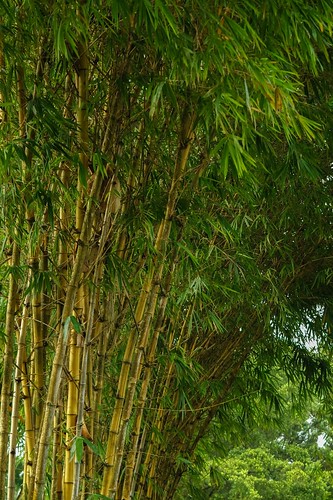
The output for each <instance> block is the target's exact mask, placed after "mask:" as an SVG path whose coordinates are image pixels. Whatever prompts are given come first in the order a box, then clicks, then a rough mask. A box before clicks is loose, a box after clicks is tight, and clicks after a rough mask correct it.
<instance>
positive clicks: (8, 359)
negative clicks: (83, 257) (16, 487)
mask: <svg viewBox="0 0 333 500" xmlns="http://www.w3.org/2000/svg"><path fill="white" fill-rule="evenodd" d="M19 264H20V250H19V248H18V245H17V243H16V242H14V243H13V246H12V256H11V262H10V265H11V267H12V269H13V271H12V272H11V274H10V276H9V292H8V300H7V310H6V324H5V333H6V337H7V340H6V344H5V352H4V359H3V371H2V387H1V412H0V495H1V496H2V497H3V498H5V484H6V473H7V458H6V457H7V446H8V424H9V413H8V408H9V403H10V399H11V384H12V370H13V361H14V338H15V335H14V331H15V314H16V307H17V297H18V293H17V292H18V283H17V279H16V277H15V271H14V268H15V267H16V266H18V265H19Z"/></svg>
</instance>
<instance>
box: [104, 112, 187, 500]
mask: <svg viewBox="0 0 333 500" xmlns="http://www.w3.org/2000/svg"><path fill="white" fill-rule="evenodd" d="M193 124H194V115H193V113H191V112H190V111H189V110H188V109H185V111H184V114H183V117H182V126H181V133H180V145H179V149H178V153H177V159H176V163H175V169H174V174H173V178H172V182H171V186H170V190H169V195H168V202H167V206H166V211H165V216H164V219H163V220H162V221H161V223H160V225H159V229H158V232H157V235H156V239H155V250H156V254H157V257H156V259H155V264H153V266H152V267H151V269H150V270H149V272H148V274H147V278H146V280H145V283H144V286H143V288H142V291H141V293H140V296H139V300H138V304H137V308H136V312H135V328H133V329H132V330H131V332H130V335H129V339H128V342H127V346H126V350H125V355H124V359H123V363H122V367H121V372H120V376H119V382H118V390H117V395H116V405H115V409H114V412H113V416H112V421H111V425H110V437H109V440H108V446H107V453H106V459H105V465H106V467H105V471H104V476H103V484H102V489H101V493H102V494H103V495H111V498H114V496H115V494H116V491H117V483H118V478H119V474H120V467H121V463H122V458H123V453H124V445H125V437H126V430H127V426H128V421H129V417H130V414H131V411H132V406H133V400H134V394H135V389H136V385H137V382H138V379H139V377H140V373H141V360H142V356H143V353H144V352H145V349H146V346H147V342H148V336H149V331H150V324H151V321H152V318H153V315H154V313H155V308H156V303H157V293H158V289H159V285H160V282H161V278H162V274H163V269H164V258H165V252H166V245H167V241H168V238H169V234H170V230H171V220H172V217H173V214H174V210H175V206H176V199H177V190H178V187H179V181H180V179H181V176H182V174H183V172H184V170H185V166H186V163H187V159H188V155H189V152H190V146H191V140H192V137H193V135H192V134H193V130H192V129H193ZM157 259H158V260H157ZM157 262H158V263H157ZM154 265H155V269H154ZM146 303H148V308H147V311H146V314H145V308H146ZM143 319H144V323H143V327H142V329H141V328H140V340H139V343H138V345H137V347H136V336H137V325H139V324H140V323H141V321H142V320H143ZM133 356H134V357H133ZM130 373H131V375H130ZM129 376H130V378H129Z"/></svg>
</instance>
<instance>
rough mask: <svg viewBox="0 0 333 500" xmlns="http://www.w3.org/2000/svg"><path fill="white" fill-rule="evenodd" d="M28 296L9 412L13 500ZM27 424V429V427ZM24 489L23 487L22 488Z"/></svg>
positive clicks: (30, 433)
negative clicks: (10, 412)
mask: <svg viewBox="0 0 333 500" xmlns="http://www.w3.org/2000/svg"><path fill="white" fill-rule="evenodd" d="M29 302H30V298H29V296H27V297H26V303H25V305H24V309H23V315H22V320H21V325H20V331H19V335H18V342H17V344H18V350H17V355H16V363H15V365H16V368H15V378H14V388H13V399H12V414H11V427H10V443H9V461H8V478H7V495H8V500H13V499H14V498H15V466H16V445H17V429H18V422H19V404H20V395H21V385H22V380H24V361H25V359H26V330H27V326H28V320H29V309H30V303H29ZM31 424H32V422H31V420H30V429H29V421H28V422H27V421H26V420H25V425H26V444H27V449H26V453H27V455H28V456H30V457H31V454H32V450H33V445H34V430H33V428H32V425H31ZM27 425H28V429H27ZM26 479H27V476H26V477H25V481H24V482H25V483H26V484H27V481H26ZM24 489H25V488H24Z"/></svg>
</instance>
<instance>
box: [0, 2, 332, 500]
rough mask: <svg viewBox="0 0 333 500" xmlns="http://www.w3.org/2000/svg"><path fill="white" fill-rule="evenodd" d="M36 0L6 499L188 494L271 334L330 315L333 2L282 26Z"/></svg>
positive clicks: (10, 138) (1, 92)
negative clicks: (210, 439) (190, 476)
mask: <svg viewBox="0 0 333 500" xmlns="http://www.w3.org/2000/svg"><path fill="white" fill-rule="evenodd" d="M14 3H15V5H14V4H13V2H10V1H9V2H4V3H3V5H2V6H1V7H0V9H1V12H0V19H1V21H0V24H1V32H0V33H1V39H0V70H1V80H0V98H1V102H2V105H1V107H0V119H1V127H2V128H1V136H0V145H1V148H0V149H1V151H0V162H1V218H2V219H1V220H2V222H3V224H2V229H1V244H0V247H1V250H2V257H1V263H2V265H1V269H0V273H1V280H2V282H3V287H2V296H1V301H0V306H1V308H0V313H1V315H2V316H1V319H0V321H1V322H2V323H3V335H2V336H1V337H0V341H1V348H2V349H3V364H2V367H1V411H0V458H1V465H0V497H1V498H10V499H11V498H15V497H17V496H18V497H19V498H22V499H23V498H28V499H29V500H30V499H32V500H40V499H43V498H45V499H46V498H47V499H48V498H50V499H52V500H53V499H54V500H55V499H60V498H64V499H66V500H67V499H73V500H76V499H78V498H82V499H83V498H87V497H88V498H89V494H91V495H92V494H101V495H104V497H109V498H114V499H119V500H120V499H122V500H129V499H134V498H138V499H139V498H145V499H149V498H150V499H153V498H154V499H155V498H158V499H162V498H165V499H169V498H172V497H173V496H174V494H175V492H176V489H177V486H178V483H179V481H180V479H181V476H182V474H183V473H184V472H185V471H186V467H187V465H188V464H189V463H190V461H191V460H192V459H193V455H194V453H195V449H196V446H197V444H198V442H199V441H200V439H201V438H202V436H204V434H205V432H206V431H207V429H208V427H209V425H210V423H211V421H212V420H213V419H214V418H217V417H219V416H221V415H222V414H223V411H224V412H225V413H224V415H225V414H226V412H227V411H229V410H228V409H229V406H228V405H227V403H226V401H227V400H228V398H231V399H233V398H236V399H237V398H238V397H239V396H240V393H241V389H240V388H241V387H243V385H242V384H245V382H244V380H246V377H245V376H243V375H242V374H243V373H246V370H250V368H249V367H251V366H252V365H251V363H255V362H257V361H256V356H259V355H258V354H257V353H259V352H262V351H260V348H261V347H262V346H265V345H266V343H269V344H270V345H271V346H274V349H275V351H274V353H275V354H276V355H277V356H278V354H279V353H280V354H279V355H281V356H280V357H281V359H282V358H283V356H282V354H281V352H282V349H284V348H285V349H286V352H285V353H284V358H283V359H284V363H285V366H287V365H286V361H285V360H286V357H288V356H289V357H290V359H291V358H292V356H293V353H294V351H295V350H297V345H298V342H297V341H296V340H295V343H294V344H292V346H289V345H288V349H289V350H288V349H287V348H286V347H285V346H286V345H287V344H286V343H283V341H282V338H283V335H282V333H281V332H284V335H285V337H284V339H290V338H291V336H292V333H293V334H295V332H296V331H297V329H298V328H299V325H300V324H302V323H304V322H306V321H307V320H308V318H309V310H311V311H314V313H315V312H316V314H317V313H318V314H319V312H318V311H321V312H323V314H324V318H326V317H327V311H328V307H329V303H330V302H329V300H330V296H331V284H330V276H331V273H330V271H331V266H332V261H331V255H332V252H331V250H332V248H331V247H332V243H331V240H330V238H329V236H328V234H327V231H325V229H324V228H325V223H326V222H327V220H328V219H329V216H330V214H329V213H328V210H327V207H329V206H330V203H329V202H328V200H329V199H330V196H331V188H330V182H331V181H330V178H329V176H328V173H327V169H329V165H328V164H327V162H326V163H325V155H324V148H323V147H319V146H318V147H317V143H316V134H318V135H319V129H321V133H324V130H323V126H322V125H320V124H317V123H316V122H315V121H314V120H312V116H311V109H312V108H311V106H308V105H307V99H309V100H310V101H311V100H312V101H313V100H314V99H316V98H317V96H318V92H317V93H315V92H313V95H312V94H311V92H312V90H311V89H313V88H314V85H315V84H318V81H317V80H316V77H317V75H318V72H319V70H320V68H321V67H320V66H319V65H317V63H316V58H315V57H314V56H313V54H316V53H318V54H321V53H322V54H324V55H326V56H327V59H328V52H329V50H328V49H329V48H330V47H331V45H330V44H331V39H330V37H329V33H330V29H331V28H332V19H331V10H330V9H329V6H328V4H329V2H328V4H327V5H326V4H325V5H319V6H312V7H311V8H309V9H308V11H307V12H300V11H299V9H296V7H295V12H294V11H293V12H294V17H292V18H290V17H284V15H283V16H282V20H281V16H280V10H279V9H278V8H277V10H275V7H274V8H271V7H269V6H266V7H265V10H264V11H263V10H262V9H263V8H262V7H261V5H260V2H258V5H257V6H256V7H251V6H250V5H248V4H246V5H244V3H243V2H236V4H235V3H234V2H230V5H227V4H226V5H225V7H221V5H216V2H214V1H213V0H211V1H208V2H205V3H204V5H202V2H196V1H194V0H193V1H192V0H191V1H190V2H188V3H186V2H185V4H184V5H183V4H182V3H181V2H178V1H169V2H165V1H156V2H139V1H133V2H117V1H114V0H112V1H111V0H110V1H109V0H106V1H105V0H103V1H102V0H99V1H95V2H85V1H83V0H82V1H81V0H80V1H77V2H74V3H68V2H65V1H64V0H55V1H54V2H52V3H51V4H50V5H47V6H45V5H44V2H39V1H36V2H14ZM227 3H228V2H227ZM282 4H283V2H282V1H281V5H280V7H281V6H282ZM295 4H296V2H295ZM292 5H293V2H292ZM47 9H49V10H47ZM319 20H320V21H319ZM309 25H311V30H312V31H311V33H312V35H311V36H310V37H309V30H308V29H307V27H308V26H309ZM268 26H274V27H275V29H274V33H273V32H271V31H270V30H269V29H268ZM286 33H288V34H289V35H288V36H286ZM300 41H301V42H302V43H300ZM299 46H301V47H303V48H302V50H300V49H299ZM290 53H294V54H295V59H294V60H293V61H291V60H290V57H289V54H290ZM273 56H274V57H273ZM320 57H321V56H320ZM327 64H328V63H327ZM305 68H306V69H305ZM305 72H306V74H307V75H308V76H307V79H308V80H307V82H306V85H307V86H306V91H307V96H306V93H304V96H303V95H302V96H301V97H300V94H301V92H300V88H305V83H304V73H305ZM318 85H319V84H318ZM310 94H311V95H310ZM327 94H329V89H326V94H325V93H324V92H323V94H322V95H323V96H326V95H327ZM325 98H326V97H325ZM322 105H323V106H324V97H323V102H322ZM318 114H319V112H317V116H316V119H317V120H318V121H320V120H321V116H318ZM325 120H326V121H327V115H326V116H325ZM329 126H330V125H328V128H329ZM325 144H326V147H327V148H329V147H330V143H329V141H328V139H327V140H326V143H325ZM311 155H314V156H316V158H319V161H320V162H321V168H322V171H321V172H320V171H319V170H320V169H316V168H314V167H313V168H312V169H311V166H312V165H313V162H312V160H311ZM307 162H308V163H307ZM325 169H326V170H325ZM295 172H297V175H296V174H295ZM289 174H290V175H289ZM286 179H287V180H286ZM309 190H311V193H312V196H306V195H305V193H308V192H309ZM300 201H302V202H300ZM319 206H320V207H321V209H318V207H319ZM315 209H316V210H315ZM294 213H295V214H297V216H294V215H293V214H294ZM309 214H311V217H310V216H309ZM300 220H301V221H302V224H303V226H304V230H303V226H302V230H300V228H299V221H300ZM300 247H302V248H303V249H304V252H303V254H302V255H301V254H300V252H299V248H300ZM300 296H301V297H302V299H301V300H299V299H298V297H300ZM314 297H315V299H314ZM318 305H319V306H320V308H318ZM325 311H326V316H325ZM314 324H316V327H317V328H318V331H317V332H316V334H317V335H318V339H319V338H320V335H321V334H322V330H323V328H324V327H325V324H326V323H325V321H324V319H323V320H322V321H317V322H316V323H315V322H313V325H314ZM277 331H279V332H280V334H279V335H280V336H277V335H276V332H277ZM312 334H314V332H312ZM285 342H286V341H285ZM260 346H261V347H260ZM259 347H260V348H259ZM272 348H273V347H272ZM256 349H257V350H256ZM262 349H264V348H263V347H262ZM293 349H294V351H293ZM275 354H274V355H275ZM258 359H259V358H258ZM271 359H272V360H273V359H274V356H273V355H272V357H271ZM295 359H300V358H299V357H298V358H297V357H296V358H295ZM253 360H255V361H253ZM303 361H304V360H303ZM303 361H302V362H303ZM258 362H259V363H260V359H259V361H258ZM272 365H273V361H272ZM295 366H296V368H295V369H296V370H297V369H298V368H299V373H300V377H301V374H302V373H304V370H303V371H302V363H301V362H299V367H298V365H297V362H296V361H295ZM318 366H319V365H318ZM307 374H308V376H310V375H309V372H307ZM319 376H320V374H319ZM251 380H252V379H251ZM245 385H246V384H245ZM264 385H265V384H264V381H261V386H260V387H264ZM258 390H259V389H258V387H257V385H256V382H253V384H252V386H250V383H248V386H247V387H246V391H248V392H249V393H250V394H252V393H253V392H255V393H256V394H257V393H258ZM241 397H242V396H241ZM9 409H10V411H9ZM222 410H223V411H222ZM8 450H9V453H8ZM23 450H24V451H23ZM17 477H22V481H20V482H18V480H17V479H16V478H17Z"/></svg>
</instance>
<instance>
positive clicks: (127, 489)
mask: <svg viewBox="0 0 333 500" xmlns="http://www.w3.org/2000/svg"><path fill="white" fill-rule="evenodd" d="M175 267H176V256H175V255H174V258H173V259H172V264H171V269H170V270H169V273H168V276H167V280H166V283H165V286H164V294H163V295H162V297H161V299H160V305H159V311H158V315H157V319H156V324H155V328H154V332H153V337H152V340H151V343H150V349H149V354H148V356H147V362H146V363H145V374H144V378H143V381H142V385H141V390H140V394H139V397H138V401H137V409H136V417H135V421H134V425H133V430H132V447H131V450H130V452H129V454H128V457H127V462H126V468H125V478H124V484H123V490H122V499H123V500H127V499H130V498H131V496H132V494H133V490H134V487H135V485H134V484H132V483H133V477H134V471H135V467H136V459H137V450H138V445H139V438H140V429H141V422H142V418H143V412H144V407H145V403H146V398H147V393H148V388H149V384H150V379H151V375H152V366H153V363H154V359H155V352H156V348H157V342H158V338H159V335H160V333H161V331H162V328H163V322H164V317H165V309H166V306H167V303H168V294H169V291H170V286H171V279H172V277H173V273H174V270H175Z"/></svg>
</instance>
